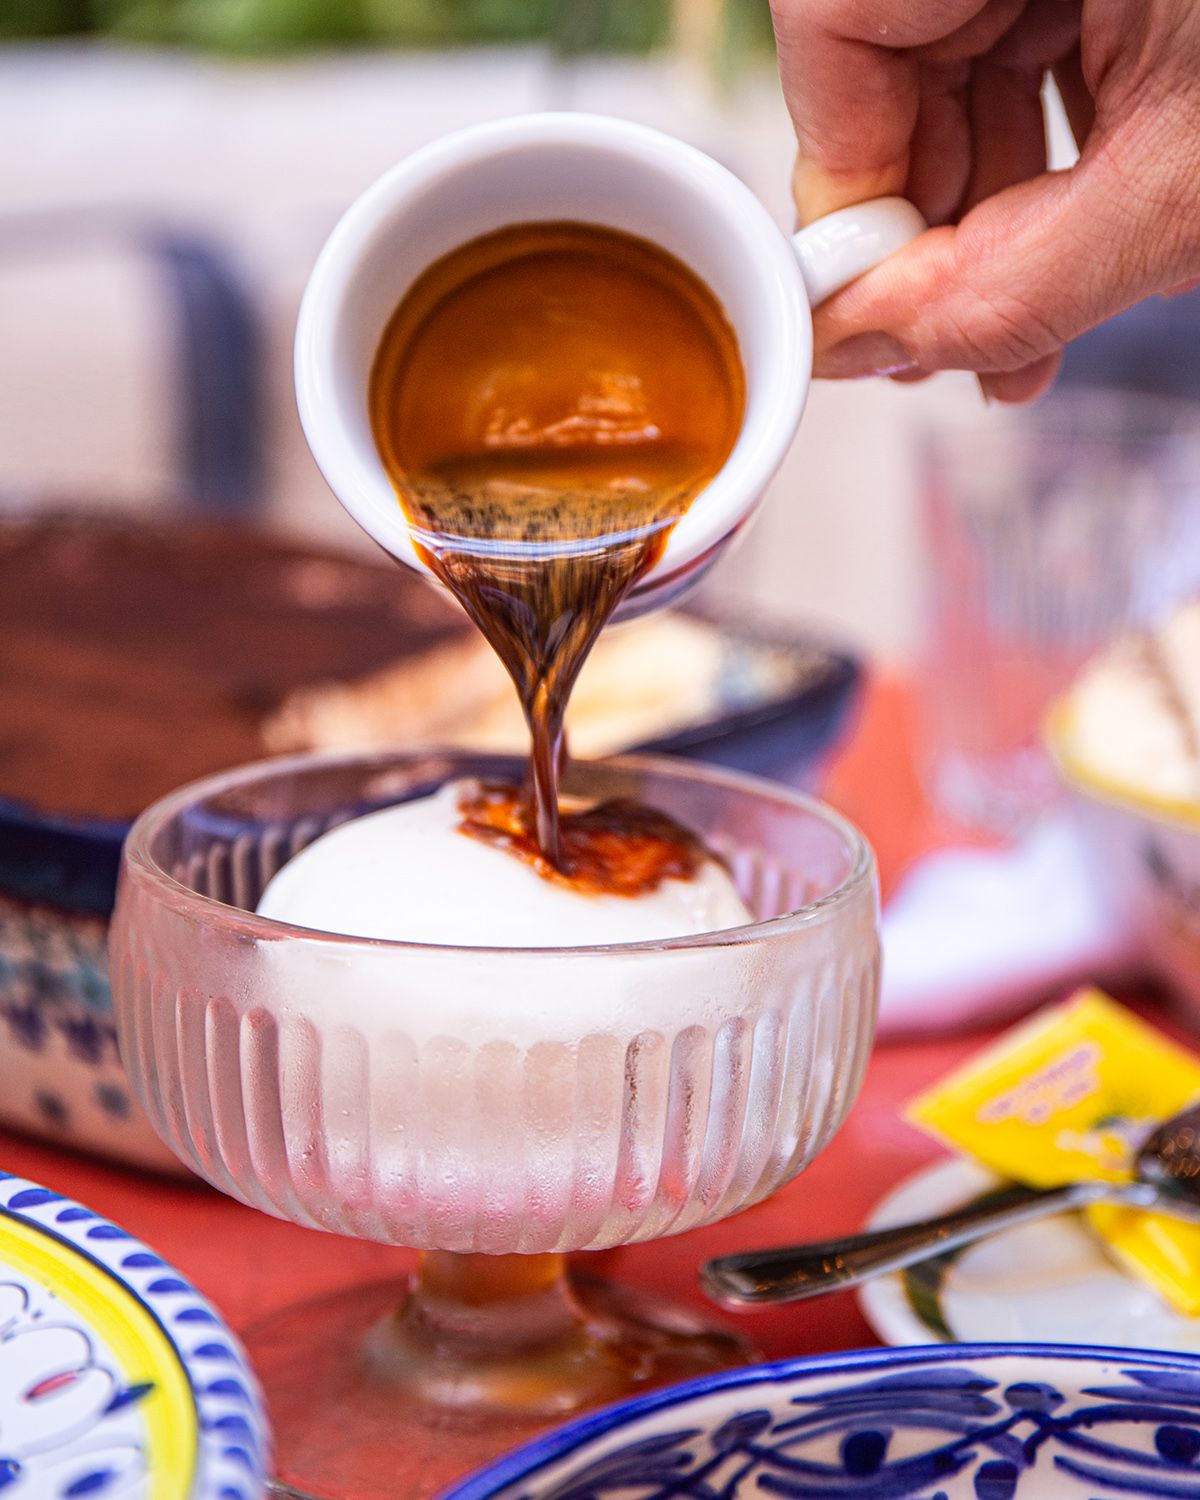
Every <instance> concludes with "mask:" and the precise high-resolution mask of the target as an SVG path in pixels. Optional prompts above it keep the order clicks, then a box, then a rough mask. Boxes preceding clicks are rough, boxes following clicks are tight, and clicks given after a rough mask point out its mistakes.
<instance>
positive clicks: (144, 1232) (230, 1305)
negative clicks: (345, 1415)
mask: <svg viewBox="0 0 1200 1500" xmlns="http://www.w3.org/2000/svg"><path fill="white" fill-rule="evenodd" d="M910 719H911V702H910V699H909V697H908V695H907V694H906V693H905V692H904V690H903V689H902V688H901V687H899V686H897V685H895V684H889V683H876V684H874V685H872V687H871V688H870V689H869V691H868V694H867V697H866V700H865V703H864V706H863V711H862V713H861V716H860V722H859V724H858V726H857V731H856V733H855V734H854V735H853V737H852V739H851V741H850V743H849V744H848V746H847V749H846V751H845V752H844V753H843V754H842V756H841V757H840V758H839V760H838V762H837V764H836V765H835V766H834V768H833V773H832V776H831V780H830V783H829V787H828V796H829V799H830V800H831V801H832V802H834V803H835V804H836V805H837V806H838V807H840V808H841V809H842V810H843V811H844V812H846V813H847V814H848V815H849V816H850V817H851V818H853V819H854V820H855V821H856V822H857V823H858V824H859V825H860V826H861V827H862V828H863V830H864V831H865V832H866V834H867V835H868V837H870V838H871V839H872V841H873V843H874V845H875V847H876V850H877V851H878V854H879V859H880V866H881V871H882V874H883V879H884V886H885V890H886V889H887V887H888V885H889V884H890V883H892V882H894V880H895V878H896V877H897V875H898V874H899V873H900V872H901V870H902V869H903V867H904V865H905V864H906V863H908V862H909V861H910V860H911V859H912V858H913V857H914V856H915V855H916V854H918V853H920V852H921V851H922V850H923V849H924V848H926V847H929V846H930V845H931V844H932V843H934V842H936V839H937V837H938V829H937V827H936V825H935V823H934V821H933V819H932V817H931V815H930V813H929V811H928V808H927V806H926V803H925V800H924V798H923V796H922V793H921V790H920V785H919V781H918V778H917V776H916V774H915V772H914V768H913V763H912V756H911V754H910V753H909V750H908V746H909V744H910V743H911V735H910V733H909V729H910ZM983 1039H984V1038H983V1036H982V1035H981V1034H976V1035H974V1036H969V1037H956V1038H952V1039H947V1040H937V1041H928V1040H925V1041H921V1042H916V1043H906V1044H897V1043H891V1044H888V1045H886V1046H881V1047H880V1048H879V1049H878V1050H877V1052H876V1054H875V1057H874V1059H873V1062H872V1065H871V1068H870V1072H869V1074H868V1077H867V1082H866V1086H865V1089H864V1091H863V1094H862V1097H861V1098H860V1100H859V1102H858V1104H857V1106H856V1107H855V1109H854V1111H853V1113H852V1115H851V1117H850V1119H849V1121H848V1122H847V1124H846V1126H845V1127H844V1129H843V1130H842V1132H841V1134H840V1135H839V1136H838V1138H837V1140H836V1141H835V1142H834V1143H833V1145H832V1146H831V1147H830V1148H829V1150H828V1151H826V1152H825V1154H824V1155H823V1156H822V1157H821V1158H820V1159H819V1160H818V1161H816V1162H815V1163H814V1164H813V1166H812V1167H810V1168H809V1170H808V1171H807V1172H806V1173H804V1174H803V1175H802V1176H801V1177H799V1178H798V1179H797V1180H796V1181H795V1182H793V1183H792V1184H791V1185H790V1186H789V1187H787V1188H785V1189H784V1190H783V1191H781V1192H780V1193H778V1194H776V1196H775V1197H774V1198H772V1199H771V1200H770V1201H768V1202H766V1203H762V1204H759V1205H758V1206H757V1207H756V1208H752V1209H750V1210H748V1211H747V1212H746V1213H743V1214H740V1215H737V1216H735V1217H734V1218H732V1219H729V1220H727V1221H725V1222H724V1223H722V1224H717V1225H714V1226H712V1227H710V1228H707V1229H700V1230H695V1231H693V1232H691V1233H689V1234H685V1235H680V1236H678V1237H677V1238H674V1239H668V1240H663V1241H658V1242H656V1243H654V1244H649V1245H639V1246H633V1247H630V1248H629V1249H624V1250H616V1251H610V1252H607V1253H605V1254H603V1255H596V1256H593V1257H590V1259H591V1261H592V1262H593V1264H594V1265H595V1266H596V1268H597V1269H598V1270H603V1269H604V1268H605V1267H609V1268H611V1272H612V1274H614V1275H618V1274H619V1276H620V1278H621V1279H622V1280H623V1281H626V1282H628V1283H631V1284H633V1285H635V1286H638V1287H641V1288H643V1289H645V1290H647V1291H651V1292H653V1291H661V1292H662V1293H664V1294H669V1295H670V1296H671V1297H672V1298H675V1299H677V1300H691V1301H693V1302H695V1303H696V1304H697V1306H706V1304H704V1303H703V1299H702V1298H701V1296H700V1293H699V1291H698V1289H697V1287H696V1267H697V1265H698V1264H699V1263H700V1261H701V1260H703V1259H705V1258H707V1257H708V1256H711V1255H715V1254H719V1253H722V1252H726V1251H731V1250H735V1249H738V1248H747V1247H750V1246H753V1245H768V1244H771V1243H780V1242H783V1241H786V1240H788V1239H793V1238H794V1239H800V1238H811V1237H813V1236H818V1235H819V1236H827V1235H833V1234H836V1233H839V1232H849V1231H851V1230H854V1229H856V1228H858V1227H859V1226H861V1224H862V1223H863V1220H864V1219H865V1217H866V1216H867V1214H868V1213H869V1211H870V1210H871V1208H872V1207H873V1205H874V1204H875V1203H876V1202H877V1201H878V1199H879V1198H880V1197H881V1196H882V1195H883V1194H884V1193H885V1192H887V1191H888V1190H889V1189H890V1188H892V1187H894V1186H895V1185H896V1183H897V1182H898V1181H899V1180H900V1179H901V1178H903V1177H904V1176H906V1175H907V1174H908V1173H910V1172H912V1171H913V1170H914V1169H915V1168H917V1167H919V1166H920V1165H921V1164H923V1163H924V1162H926V1161H928V1160H930V1159H931V1158H933V1157H935V1156H937V1155H938V1154H939V1149H938V1147H936V1146H935V1145H933V1144H932V1143H931V1142H930V1141H928V1140H927V1139H925V1138H924V1137H922V1136H921V1135H920V1134H918V1133H917V1132H916V1131H914V1130H912V1129H910V1128H909V1127H908V1126H906V1125H905V1124H903V1123H902V1122H901V1120H900V1118H899V1114H900V1111H901V1109H902V1107H903V1105H904V1103H905V1102H906V1101H907V1100H908V1099H909V1098H911V1097H912V1096H913V1095H914V1094H915V1093H916V1092H917V1091H918V1090H919V1089H920V1088H921V1087H922V1086H923V1085H925V1084H927V1083H929V1082H930V1081H931V1080H933V1079H935V1078H937V1077H938V1076H939V1075H940V1074H942V1073H944V1072H945V1071H946V1070H947V1069H949V1068H950V1067H952V1066H953V1065H954V1064H955V1063H957V1062H958V1061H959V1060H960V1059H962V1058H963V1057H965V1056H966V1055H967V1054H968V1053H969V1052H971V1051H972V1050H973V1049H974V1048H976V1047H978V1046H979V1045H980V1044H981V1042H982V1040H983ZM0 1166H2V1167H4V1168H5V1169H7V1170H8V1171H10V1172H14V1173H18V1174H21V1175H23V1176H28V1177H31V1178H33V1179H35V1180H36V1181H38V1182H42V1183H45V1184H47V1185H48V1186H51V1187H53V1188H56V1189H57V1190H58V1191H60V1192H63V1193H66V1194H68V1195H70V1196H72V1197H75V1198H78V1199H80V1200H82V1201H83V1202H84V1203H86V1204H87V1205H89V1206H90V1207H92V1208H95V1209H96V1210H98V1211H99V1212H101V1213H103V1214H105V1215H108V1216H110V1217H111V1218H112V1219H114V1220H115V1221H116V1222H117V1223H119V1224H122V1225H124V1226H125V1228H127V1229H128V1230H130V1231H131V1232H132V1233H133V1234H135V1235H137V1236H138V1237H139V1238H141V1239H144V1240H147V1241H148V1242H149V1243H150V1244H151V1245H153V1246H154V1247H155V1248H156V1249H157V1250H158V1251H159V1252H160V1253H161V1254H162V1255H164V1256H166V1257H167V1259H168V1260H169V1261H171V1262H172V1263H173V1264H174V1265H176V1266H177V1267H178V1268H179V1269H180V1270H181V1271H183V1272H184V1273H185V1274H186V1275H187V1276H189V1277H190V1278H191V1279H192V1280H193V1281H194V1282H195V1283H196V1285H197V1286H198V1287H199V1288H200V1289H201V1290H202V1291H203V1292H205V1293H206V1294H207V1295H208V1296H209V1297H211V1298H212V1300H213V1302H214V1303H216V1305H217V1306H218V1307H219V1308H221V1309H222V1311H223V1312H224V1314H225V1315H226V1317H227V1318H228V1319H229V1321H230V1322H231V1323H232V1324H233V1326H234V1327H235V1328H239V1327H245V1326H246V1325H247V1324H248V1323H249V1322H251V1321H252V1320H254V1319H256V1318H258V1317H260V1316H262V1315H263V1314H265V1313H268V1312H271V1311H274V1310H275V1309H277V1308H280V1307H282V1306H284V1305H286V1304H288V1303H291V1302H294V1301H297V1300H299V1299H301V1298H302V1297H305V1296H308V1295H314V1294H318V1293H322V1292H327V1291H332V1290H335V1289H339V1288H342V1287H345V1286H348V1285H352V1284H354V1283H355V1282H357V1281H360V1280H362V1281H365V1280H379V1279H380V1278H381V1277H383V1276H386V1275H387V1274H388V1273H389V1270H391V1269H395V1270H396V1271H397V1273H400V1272H402V1271H403V1269H404V1268H405V1266H406V1265H407V1264H408V1263H409V1256H408V1252H405V1251H403V1250H393V1249H389V1248H387V1247H385V1246H379V1245H370V1244H363V1243H359V1242H356V1241H351V1240H338V1241H332V1240H331V1239H330V1237H329V1236H327V1235H323V1234H320V1233H317V1232H316V1231H312V1230H306V1229H298V1228H296V1227H294V1226H292V1225H290V1224H284V1223H280V1222H278V1221H276V1220H274V1219H269V1218H267V1217H266V1216H265V1215H263V1214H259V1213H256V1212H255V1211H253V1210H251V1209H248V1208H244V1207H242V1206H241V1205H240V1204H237V1203H234V1202H232V1201H231V1200H229V1199H227V1198H224V1197H222V1196H221V1195H220V1194H219V1193H217V1192H215V1191H213V1190H212V1189H209V1188H207V1187H203V1186H200V1185H189V1184H185V1183H179V1182H174V1181H169V1180H166V1179H162V1178H152V1177H150V1176H147V1175H145V1174H139V1173H135V1172H132V1171H127V1170H123V1169H122V1168H119V1167H115V1166H110V1165H107V1164H104V1163H102V1162H98V1161H93V1160H90V1159H88V1158H85V1157H82V1156H76V1155H71V1154H68V1153H66V1152H63V1151H61V1150H56V1149H52V1148H50V1147H47V1146H40V1145H36V1144H33V1143H31V1142H29V1141H26V1140H22V1139H20V1138H18V1137H16V1136H10V1135H5V1134H2V1133H0ZM709 1311H710V1312H711V1309H710V1310H709ZM741 1322H742V1326H744V1328H745V1330H746V1332H747V1333H748V1334H749V1336H750V1337H751V1338H752V1339H753V1340H754V1341H755V1343H757V1344H758V1345H759V1347H760V1348H761V1349H762V1350H763V1351H764V1353H766V1354H767V1355H768V1356H769V1357H780V1356H784V1355H791V1354H801V1353H810V1352H813V1351H817V1350H825V1349H840V1348H851V1347H854V1346H857V1345H861V1344H869V1343H872V1342H874V1339H873V1336H872V1334H871V1332H870V1330H869V1329H868V1328H867V1326H866V1324H865V1323H864V1322H863V1320H862V1318H861V1316H860V1315H859V1312H858V1309H857V1306H856V1305H855V1303H854V1301H853V1300H852V1298H851V1297H850V1296H849V1295H848V1294H842V1295H838V1296H834V1297H829V1298H826V1299H824V1300H821V1301H817V1302H812V1303H805V1304H800V1305H797V1306H794V1307H790V1308H788V1307H783V1308H778V1309H773V1310H771V1311H768V1312H759V1313H753V1314H747V1315H745V1316H744V1318H743V1319H742V1320H741Z"/></svg>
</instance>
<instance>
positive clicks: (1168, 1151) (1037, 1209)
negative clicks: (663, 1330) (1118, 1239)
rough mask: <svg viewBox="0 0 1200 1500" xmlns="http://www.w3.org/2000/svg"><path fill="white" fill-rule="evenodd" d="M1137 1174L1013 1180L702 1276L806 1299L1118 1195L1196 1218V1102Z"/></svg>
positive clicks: (725, 1295) (728, 1291) (718, 1288)
mask: <svg viewBox="0 0 1200 1500" xmlns="http://www.w3.org/2000/svg"><path fill="white" fill-rule="evenodd" d="M1134 1165H1135V1169H1136V1172H1137V1175H1136V1176H1135V1177H1134V1179H1133V1180H1132V1181H1131V1182H1069V1183H1067V1184H1065V1185H1064V1186H1063V1187H1053V1188H1029V1187H1019V1186H1013V1187H1009V1188H1003V1189H1001V1190H1000V1191H999V1192H997V1193H992V1194H989V1195H988V1197H987V1198H986V1199H983V1200H981V1201H979V1202H976V1203H968V1204H966V1205H965V1206H964V1207H963V1208H959V1209H955V1210H954V1212H953V1213H948V1214H941V1215H939V1216H938V1217H937V1218H934V1219H922V1220H920V1221H919V1222H918V1223H915V1224H897V1225H896V1226H895V1227H894V1228H891V1229H878V1230H875V1231H873V1232H869V1233H866V1234H851V1235H847V1236H846V1237H845V1238H844V1239H837V1240H822V1241H819V1242H817V1243H814V1244H811V1245H791V1246H782V1247H781V1248H780V1249H778V1250H748V1251H745V1252H743V1253H742V1254H740V1255H722V1256H720V1257H719V1258H718V1259H716V1260H710V1261H708V1262H706V1263H705V1264H704V1265H703V1266H701V1268H700V1284H701V1285H702V1286H703V1288H704V1290H705V1291H706V1292H707V1293H708V1295H709V1296H710V1297H712V1298H713V1299H714V1300H715V1301H717V1302H721V1303H724V1304H725V1305H726V1306H746V1305H749V1304H753V1303H759V1302H800V1301H802V1300H803V1299H804V1298H806V1297H820V1296H822V1295H823V1294H824V1293H826V1292H836V1291H841V1290H842V1289H843V1288H845V1287H850V1286H857V1285H858V1284H859V1283H860V1282H863V1281H868V1280H870V1278H871V1277H872V1276H882V1275H885V1274H887V1273H888V1272H889V1271H902V1270H904V1268H905V1267H906V1266H915V1265H916V1264H917V1263H918V1262H919V1261H923V1260H929V1259H931V1258H932V1257H933V1256H937V1255H944V1254H945V1253H946V1252H947V1251H948V1250H956V1249H958V1248H959V1247H960V1246H962V1245H970V1244H973V1243H974V1242H975V1241H976V1240H981V1239H983V1238H985V1236H987V1235H989V1234H996V1233H997V1232H998V1231H1000V1230H1002V1229H1012V1228H1013V1227H1014V1226H1016V1225H1018V1224H1028V1223H1029V1222H1030V1221H1031V1220H1033V1219H1043V1218H1047V1217H1049V1216H1050V1215H1051V1214H1060V1213H1064V1212H1068V1211H1070V1210H1078V1209H1082V1208H1088V1207H1090V1205H1091V1204H1093V1203H1116V1204H1120V1205H1122V1206H1124V1207H1127V1208H1152V1209H1154V1210H1155V1211H1156V1212H1157V1213H1164V1214H1169V1215H1171V1217H1173V1218H1177V1219H1186V1220H1190V1221H1192V1222H1197V1223H1200V1105H1197V1106H1193V1107H1192V1108H1191V1109H1186V1110H1184V1111H1183V1113H1182V1114H1178V1115H1175V1116H1173V1117H1172V1118H1171V1119H1169V1120H1166V1121H1164V1123H1163V1124H1162V1125H1160V1126H1159V1127H1158V1128H1157V1129H1156V1130H1155V1131H1154V1132H1153V1133H1152V1134H1151V1135H1149V1136H1147V1137H1146V1139H1145V1141H1144V1142H1143V1143H1142V1146H1141V1149H1140V1150H1139V1151H1138V1154H1137V1156H1136V1158H1135V1162H1134Z"/></svg>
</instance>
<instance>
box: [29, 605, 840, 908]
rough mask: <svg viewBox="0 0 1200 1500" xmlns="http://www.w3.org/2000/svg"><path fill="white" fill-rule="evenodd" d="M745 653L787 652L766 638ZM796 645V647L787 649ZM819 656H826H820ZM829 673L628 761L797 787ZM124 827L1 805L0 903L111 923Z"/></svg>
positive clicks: (836, 700) (823, 746)
mask: <svg viewBox="0 0 1200 1500" xmlns="http://www.w3.org/2000/svg"><path fill="white" fill-rule="evenodd" d="M744 637H745V640H746V641H747V643H748V644H754V643H761V644H763V645H766V646H771V645H774V646H776V647H777V648H779V649H787V646H788V644H789V643H788V642H786V641H784V640H782V639H781V638H780V637H779V636H772V635H770V634H767V633H762V634H755V633H750V632H745V633H744ZM790 644H791V646H792V647H793V648H796V647H798V646H802V645H803V644H804V642H803V641H802V640H798V641H793V642H791V643H790ZM821 649H824V648H821ZM827 660H828V667H827V670H825V671H823V672H822V673H821V675H820V676H819V677H818V678H817V680H816V681H815V682H812V683H810V684H808V685H807V686H805V687H803V688H802V689H800V690H799V691H798V692H796V693H794V694H792V695H791V696H790V697H784V698H780V699H777V700H775V701H774V702H772V703H766V704H761V705H758V706H756V707H754V708H749V709H746V710H743V711H738V712H734V713H731V714H727V715H725V716H724V717H723V718H719V719H714V720H713V721H712V722H711V723H708V724H704V725H697V726H695V727H694V728H691V729H687V730H684V731H683V732H681V733H679V734H675V735H670V736H667V737H665V738H663V739H658V740H654V741H652V742H650V743H648V744H643V745H638V746H635V747H632V748H631V751H630V753H631V754H639V753H646V752H656V753H659V754H664V755H687V756H691V757H692V758H693V759H695V760H699V761H702V762H704V763H706V764H709V765H717V766H724V767H726V768H728V769H730V770H735V771H743V772H747V773H751V774H755V775H759V776H769V777H775V778H776V779H786V780H788V781H791V782H798V781H802V780H804V779H805V778H807V777H809V776H811V774H812V772H813V771H814V770H815V769H816V767H817V765H818V764H819V762H820V760H821V758H822V757H823V756H824V755H826V754H828V753H829V752H830V751H832V749H833V748H834V746H835V745H836V743H837V740H838V737H839V734H840V732H841V730H842V728H843V725H844V723H845V721H846V718H847V716H848V714H849V711H850V708H851V705H852V703H853V701H854V698H855V696H856V694H857V691H858V688H859V685H860V683H861V679H862V670H861V668H860V667H859V665H858V663H857V662H856V661H854V660H853V659H852V658H851V657H849V656H845V655H842V654H840V653H838V652H835V651H829V652H828V653H827ZM129 826H130V825H129V822H127V821H112V820H105V819H101V818H88V817H77V818H76V817H67V816H64V815H61V814H54V813H44V812H41V811H39V810H38V809H37V808H34V807H31V806H30V805H28V804H27V803H22V802H17V801H13V800H11V799H5V798H0V895H4V896H10V897H12V898H14V899H16V900H18V901H25V902H28V903H29V904H30V905H35V906H47V907H51V908H53V909H55V910H57V911H64V912H72V913H80V914H85V915H88V916H101V917H106V916H109V915H110V914H111V912H112V907H113V902H114V900H115V898H116V890H117V873H118V871H119V869H120V864H121V846H122V844H123V843H124V840H125V835H126V834H127V833H128V831H129Z"/></svg>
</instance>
